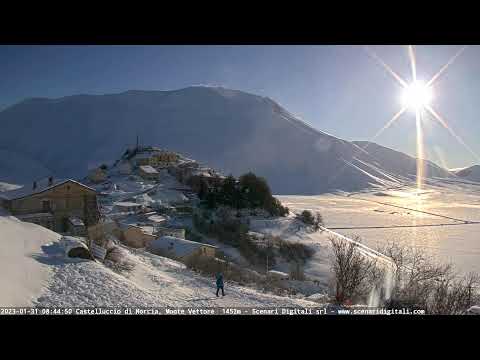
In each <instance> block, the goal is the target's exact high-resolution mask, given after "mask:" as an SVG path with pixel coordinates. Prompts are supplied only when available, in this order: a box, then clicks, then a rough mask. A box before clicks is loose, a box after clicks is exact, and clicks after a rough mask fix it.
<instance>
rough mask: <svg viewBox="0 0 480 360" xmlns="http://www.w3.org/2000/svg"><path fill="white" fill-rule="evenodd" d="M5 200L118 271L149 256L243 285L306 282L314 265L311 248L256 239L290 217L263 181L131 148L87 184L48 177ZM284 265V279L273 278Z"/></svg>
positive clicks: (72, 248)
mask: <svg viewBox="0 0 480 360" xmlns="http://www.w3.org/2000/svg"><path fill="white" fill-rule="evenodd" d="M0 201H1V203H0V204H1V205H2V206H3V207H4V208H5V209H6V210H7V211H8V212H10V213H11V214H12V215H14V216H16V217H17V218H18V219H20V220H22V221H24V222H32V223H36V224H38V225H41V226H43V227H46V228H48V229H50V230H53V231H55V232H57V233H59V234H61V235H62V236H63V237H64V239H65V241H67V242H68V249H69V256H71V257H80V258H86V259H91V260H95V261H100V262H103V263H104V264H105V265H107V266H109V267H111V268H112V269H115V270H118V271H120V272H122V271H128V270H129V264H128V252H133V253H134V252H135V251H146V252H149V253H152V254H156V255H160V256H163V257H167V258H171V259H174V260H176V261H180V262H182V263H184V264H186V265H187V266H188V267H190V268H191V269H194V270H196V271H200V272H204V273H205V272H206V273H213V272H215V271H218V270H221V271H229V272H230V273H229V274H230V277H231V278H236V279H237V280H238V281H247V282H248V281H252V280H255V281H258V280H259V279H264V278H265V277H271V278H274V279H276V280H289V279H292V280H302V281H303V280H305V279H304V276H303V273H302V270H301V269H300V268H301V265H302V264H303V263H304V262H305V261H306V259H307V258H309V256H311V254H310V253H309V251H308V248H307V247H305V246H301V245H300V244H297V245H298V246H290V245H289V244H288V243H287V242H283V241H282V240H281V239H279V238H274V237H267V236H265V234H262V233H259V232H255V231H252V229H251V227H250V221H251V220H252V219H256V220H259V219H260V220H261V219H275V218H277V217H282V216H287V215H288V213H289V211H288V209H287V208H284V207H283V206H282V205H281V204H280V202H279V201H278V200H277V199H276V198H274V197H273V196H272V195H271V193H270V189H269V188H268V185H267V183H266V181H265V180H264V179H262V178H257V177H256V176H255V175H254V174H252V173H248V174H245V175H243V176H242V177H240V178H238V179H236V178H234V177H233V176H231V175H230V176H225V175H223V174H221V173H220V172H218V171H216V170H215V169H212V168H210V167H208V166H205V165H202V164H200V163H199V162H197V161H195V160H193V159H189V158H187V157H185V156H183V155H181V154H179V153H176V152H173V151H169V150H165V149H160V148H157V147H153V146H140V145H138V144H137V145H136V146H134V147H130V148H128V149H126V150H125V152H124V153H123V154H122V155H121V156H120V157H119V159H117V160H116V161H115V162H114V163H113V164H110V165H107V164H102V165H100V166H99V167H97V168H94V169H91V170H90V171H89V173H88V174H87V176H86V177H84V178H83V179H55V178H53V177H49V178H47V179H40V180H37V181H34V182H32V184H31V186H28V185H25V186H23V187H21V188H19V189H15V190H10V191H5V192H1V193H0ZM282 264H283V268H282V269H284V270H285V271H278V270H275V269H274V267H275V266H276V267H277V268H278V267H279V266H280V267H282V266H281V265H282ZM292 264H294V266H292Z"/></svg>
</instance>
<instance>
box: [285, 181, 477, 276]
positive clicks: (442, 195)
mask: <svg viewBox="0 0 480 360" xmlns="http://www.w3.org/2000/svg"><path fill="white" fill-rule="evenodd" d="M278 198H279V199H280V200H281V201H282V203H284V204H285V205H286V206H288V207H289V208H290V209H292V210H293V211H300V210H303V209H310V210H313V211H320V212H321V214H322V215H323V217H324V221H325V225H326V227H327V228H328V229H330V230H332V231H335V232H337V233H340V234H343V235H346V236H349V237H354V236H355V235H359V236H360V237H361V238H362V241H363V243H365V244H366V245H367V246H369V247H371V248H376V247H377V246H382V245H384V244H385V243H386V242H389V241H393V242H399V243H402V244H405V245H408V246H412V247H419V248H424V249H426V250H428V251H429V252H430V253H431V254H432V255H434V256H436V257H438V258H439V259H440V260H442V261H446V262H452V263H454V265H455V266H456V268H457V269H458V270H460V271H461V272H464V273H466V272H470V271H475V272H477V273H480V241H479V237H478V234H479V232H480V184H478V183H464V182H454V181H451V182H448V183H447V182H443V181H442V182H440V181H429V183H428V184H426V185H425V187H424V188H423V189H422V191H421V192H417V191H416V189H415V188H413V187H408V186H404V187H402V188H399V189H390V190H388V189H381V188H379V189H376V190H373V191H366V192H360V193H338V194H325V195H320V196H278Z"/></svg>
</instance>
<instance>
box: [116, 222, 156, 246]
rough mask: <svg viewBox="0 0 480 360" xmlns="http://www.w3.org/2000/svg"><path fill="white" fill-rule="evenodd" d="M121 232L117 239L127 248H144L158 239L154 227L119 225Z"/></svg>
mask: <svg viewBox="0 0 480 360" xmlns="http://www.w3.org/2000/svg"><path fill="white" fill-rule="evenodd" d="M119 229H120V232H119V233H117V234H116V235H118V236H117V237H118V238H119V239H120V240H121V241H122V242H123V243H124V244H125V245H127V246H130V247H133V248H143V247H146V246H148V244H150V243H151V242H152V241H153V240H155V239H156V238H157V236H156V235H154V228H153V227H152V226H137V225H133V224H119Z"/></svg>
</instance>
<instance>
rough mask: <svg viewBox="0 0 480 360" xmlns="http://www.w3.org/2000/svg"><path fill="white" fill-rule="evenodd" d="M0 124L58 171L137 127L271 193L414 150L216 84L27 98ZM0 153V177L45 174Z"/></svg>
mask: <svg viewBox="0 0 480 360" xmlns="http://www.w3.org/2000/svg"><path fill="white" fill-rule="evenodd" d="M0 124H1V125H2V130H3V131H2V132H0V144H1V146H2V148H4V149H8V150H9V151H10V152H13V153H15V154H23V155H24V156H27V157H28V158H30V159H32V161H34V162H35V163H36V164H40V165H41V167H45V168H47V169H51V170H52V171H53V172H54V175H55V176H58V177H60V176H61V177H83V176H84V175H85V173H86V171H87V169H88V168H89V167H93V166H97V165H99V164H100V163H104V162H106V163H108V162H112V161H114V160H115V159H117V158H118V157H119V155H120V154H121V153H123V151H124V150H125V147H126V146H127V145H133V144H134V143H135V141H136V136H137V135H138V136H139V138H140V142H141V143H142V144H146V145H154V146H159V147H162V148H167V149H171V150H174V151H177V152H180V153H183V154H185V155H186V156H189V157H192V158H195V159H198V160H200V161H202V162H204V163H207V164H208V165H209V166H212V167H214V168H218V169H219V170H221V171H222V172H224V173H227V174H228V173H233V174H234V175H239V174H241V173H244V172H247V171H254V172H255V173H257V174H258V175H261V176H265V177H266V178H267V179H268V181H269V183H270V184H271V186H272V189H273V191H274V192H275V193H277V194H319V193H322V192H326V191H332V190H336V189H341V190H346V191H353V190H359V189H362V188H365V187H367V186H369V185H370V184H372V183H374V184H379V183H380V184H386V183H395V182H397V181H398V179H399V178H401V177H405V176H409V175H411V174H414V173H415V172H414V171H413V172H412V167H411V164H412V163H414V162H415V160H414V159H413V158H411V157H409V156H407V155H405V154H402V153H398V152H394V151H392V150H390V149H387V148H383V147H379V146H377V145H375V146H371V147H369V148H367V150H366V151H363V150H362V149H361V146H358V145H357V144H355V143H351V142H349V141H345V140H342V139H339V138H336V137H334V136H332V135H329V134H326V133H324V132H321V131H319V130H316V129H314V128H312V127H311V126H309V125H308V124H306V123H305V122H303V121H301V120H300V119H298V118H297V117H295V116H293V115H292V114H290V113H289V112H288V111H286V110H285V109H284V108H282V107H281V106H280V105H279V104H277V103H276V102H274V101H273V100H271V99H269V98H266V97H261V96H256V95H252V94H248V93H245V92H242V91H237V90H229V89H225V88H222V87H206V86H196V87H188V88H185V89H180V90H175V91H127V92H124V93H120V94H111V95H76V96H68V97H64V98H60V99H45V98H35V99H29V100H25V101H23V102H21V103H19V104H16V105H14V106H11V107H10V108H8V109H5V110H4V111H2V112H0ZM2 161H5V159H2V160H0V181H8V182H14V183H18V182H23V181H24V176H23V175H24V171H25V170H27V169H28V170H29V171H30V172H31V178H34V177H40V176H45V175H43V174H41V173H42V170H44V169H42V168H41V167H40V168H38V169H37V168H33V169H31V170H30V168H29V166H28V165H25V164H24V163H22V162H21V161H19V162H18V164H17V165H18V171H19V174H20V175H21V176H19V177H18V178H17V176H16V174H17V172H16V171H17V169H15V171H12V170H9V171H3V170H2V167H1V163H2ZM7 161H8V160H7ZM428 166H429V170H430V168H431V169H433V170H434V171H435V172H438V173H440V174H443V175H445V176H448V175H449V173H448V172H447V171H443V169H441V168H439V167H438V166H436V165H433V164H429V165H428ZM427 173H428V171H427ZM40 174H41V175H40Z"/></svg>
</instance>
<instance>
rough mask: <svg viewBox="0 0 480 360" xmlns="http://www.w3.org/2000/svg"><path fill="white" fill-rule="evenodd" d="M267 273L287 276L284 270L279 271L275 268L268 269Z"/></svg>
mask: <svg viewBox="0 0 480 360" xmlns="http://www.w3.org/2000/svg"><path fill="white" fill-rule="evenodd" d="M268 273H269V274H270V275H277V276H282V277H288V274H287V273H284V272H281V271H277V270H268Z"/></svg>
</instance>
